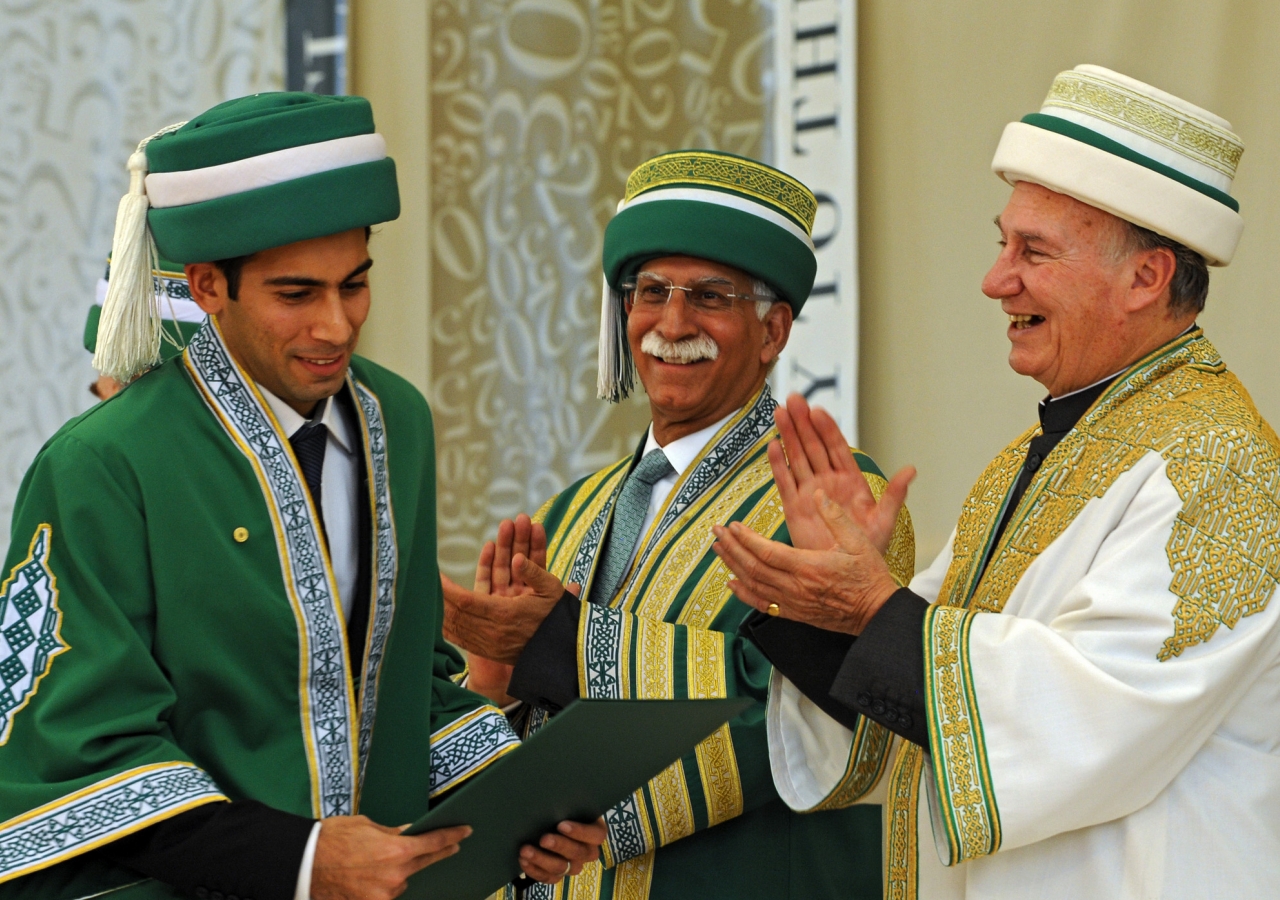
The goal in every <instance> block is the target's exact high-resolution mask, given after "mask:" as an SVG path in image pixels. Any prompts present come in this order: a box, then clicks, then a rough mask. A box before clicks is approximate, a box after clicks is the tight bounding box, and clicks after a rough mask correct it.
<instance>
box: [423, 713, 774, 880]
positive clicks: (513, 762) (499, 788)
mask: <svg viewBox="0 0 1280 900" xmlns="http://www.w3.org/2000/svg"><path fill="white" fill-rule="evenodd" d="M751 703H752V701H751V700H750V699H747V698H736V699H731V700H579V701H577V702H576V703H573V704H572V705H570V706H569V707H567V708H566V709H565V710H564V712H562V713H560V714H558V715H557V716H555V717H554V718H553V719H552V720H551V721H550V722H548V723H547V724H546V725H545V726H544V727H543V728H542V729H541V730H540V731H538V732H537V733H535V734H534V735H532V736H531V737H530V738H529V739H528V740H526V741H525V742H524V743H523V744H522V745H521V746H520V747H518V748H517V749H516V750H514V751H512V752H511V753H508V754H507V755H506V756H504V757H502V758H501V759H499V760H497V761H496V762H494V763H493V764H492V765H490V766H489V767H488V768H487V769H485V770H484V771H483V772H481V773H479V774H478V775H476V776H474V777H473V778H471V779H470V780H469V781H467V782H466V783H465V784H464V785H463V786H462V787H460V788H458V790H457V791H456V792H455V793H453V794H451V795H450V796H448V797H446V798H445V800H444V802H443V803H441V804H440V805H439V806H437V807H436V808H435V809H433V810H431V811H430V812H429V813H427V814H426V815H425V816H423V817H422V818H421V819H419V820H418V821H417V822H414V823H413V825H412V826H410V827H409V829H408V831H407V833H408V834H420V833H421V832H424V831H434V830H435V829H437V828H447V827H449V826H451V825H470V826H471V828H472V834H471V837H469V838H467V839H466V840H464V841H463V842H462V844H461V849H460V850H459V851H458V852H457V853H456V854H454V855H453V856H451V857H449V858H448V859H445V860H442V861H440V862H438V863H436V864H435V865H433V866H428V867H427V868H425V869H423V870H422V871H421V872H419V873H418V874H417V875H414V876H413V878H411V879H410V880H409V889H408V891H407V892H406V893H405V894H404V895H403V897H404V900H484V898H485V897H488V896H489V895H490V894H492V893H493V892H494V891H496V890H497V889H498V888H500V887H502V886H503V885H504V884H506V883H507V882H509V881H511V880H513V879H515V878H517V877H518V876H519V875H520V863H519V860H518V854H519V852H520V847H521V846H522V845H524V844H533V845H535V846H536V845H537V843H538V838H540V837H541V836H542V835H544V834H546V833H548V832H551V831H555V828H556V824H557V823H559V822H561V821H563V820H565V819H570V820H573V821H575V822H593V821H595V820H596V819H598V818H599V817H600V816H601V815H603V814H604V812H605V810H607V809H609V808H611V807H613V806H614V805H615V804H617V803H618V802H619V801H621V800H622V799H624V798H625V797H626V796H627V795H628V794H630V793H631V792H632V791H634V790H635V789H636V788H638V787H640V786H641V785H643V784H644V783H645V782H647V781H648V780H649V779H650V778H653V777H654V776H655V775H657V774H658V773H659V772H661V771H662V770H663V769H665V768H666V767H667V766H669V765H671V763H673V762H675V761H676V760H677V759H679V758H680V757H682V756H684V755H685V754H686V753H689V752H691V751H692V750H693V748H694V745H696V744H697V743H698V742H699V741H701V740H702V739H703V738H705V737H707V735H709V734H711V733H712V732H713V731H715V730H716V729H717V728H719V727H720V726H721V725H723V724H724V723H725V722H727V721H728V720H729V719H731V718H733V717H734V716H736V715H737V714H738V713H740V712H742V711H743V710H744V709H746V708H747V707H748V706H750V705H751Z"/></svg>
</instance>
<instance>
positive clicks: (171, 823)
mask: <svg viewBox="0 0 1280 900" xmlns="http://www.w3.org/2000/svg"><path fill="white" fill-rule="evenodd" d="M314 825H315V820H314V819H308V818H304V817H303V816H295V815H293V814H291V813H287V812H282V811H280V810H278V809H273V808H271V807H270V806H266V805H265V804H262V803H258V802H257V801H256V800H238V801H236V802H234V803H206V804H204V805H203V806H197V807H196V808H195V809H191V810H188V811H187V812H184V813H179V814H178V815H176V816H173V817H172V818H169V819H165V820H164V821H163V822H158V823H156V824H155V825H152V826H150V827H149V828H144V829H142V830H141V831H139V832H136V833H134V834H131V835H128V836H127V837H123V838H120V839H119V840H118V841H113V842H112V843H110V844H108V845H107V846H105V847H104V848H103V849H102V853H103V854H104V855H105V856H106V857H107V858H108V859H110V860H112V861H113V862H116V863H119V864H120V865H123V866H128V867H129V868H130V869H133V870H134V871H137V872H139V873H141V874H143V875H147V876H149V877H151V878H154V879H156V880H157V881H160V882H163V883H165V884H167V885H169V886H171V887H173V888H176V889H177V890H178V891H180V892H181V893H183V894H186V895H188V896H194V897H215V896H218V895H221V896H223V897H253V898H254V900H293V896H294V893H295V891H296V889H297V885H298V870H299V869H300V868H301V866H302V854H303V853H304V852H306V849H307V841H308V839H309V838H310V837H311V829H312V827H313V826H314Z"/></svg>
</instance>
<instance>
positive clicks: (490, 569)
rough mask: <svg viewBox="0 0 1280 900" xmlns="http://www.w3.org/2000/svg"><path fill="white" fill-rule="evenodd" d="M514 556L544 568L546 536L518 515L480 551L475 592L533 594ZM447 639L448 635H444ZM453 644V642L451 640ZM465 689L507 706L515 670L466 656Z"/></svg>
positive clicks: (526, 519) (514, 594) (501, 664)
mask: <svg viewBox="0 0 1280 900" xmlns="http://www.w3.org/2000/svg"><path fill="white" fill-rule="evenodd" d="M517 556H522V557H526V558H528V559H530V560H532V561H533V563H534V565H536V566H539V567H540V568H546V565H547V532H546V529H545V528H543V527H542V526H541V525H540V524H537V523H535V522H533V521H532V520H531V519H530V518H529V517H528V516H527V515H525V514H524V513H521V514H520V515H518V516H516V518H515V519H514V521H513V520H511V519H503V520H502V521H501V522H500V523H499V524H498V536H497V539H496V540H493V541H488V542H486V543H485V545H484V547H483V548H481V550H480V560H479V562H477V563H476V577H475V591H476V593H479V594H489V595H492V596H496V597H515V596H520V595H523V594H529V593H531V592H532V588H530V587H529V586H528V585H527V584H525V582H524V580H523V579H522V578H521V577H520V574H519V573H518V572H516V571H515V570H513V568H512V565H511V564H512V562H513V561H514V560H515V558H516V557H517ZM445 636H446V637H449V635H448V634H446V635H445ZM450 640H452V638H450ZM467 668H468V670H469V673H468V675H467V687H468V688H469V689H470V690H473V691H475V692H476V693H477V694H480V695H481V696H483V697H486V698H488V699H489V700H491V701H493V702H494V703H496V704H498V706H507V705H508V704H510V703H512V702H513V700H514V698H512V697H511V695H509V694H508V693H507V685H508V684H510V683H511V671H512V669H513V668H514V667H513V666H511V665H508V664H506V663H500V662H496V661H494V660H492V659H488V658H486V657H483V656H480V655H479V654H477V653H468V654H467Z"/></svg>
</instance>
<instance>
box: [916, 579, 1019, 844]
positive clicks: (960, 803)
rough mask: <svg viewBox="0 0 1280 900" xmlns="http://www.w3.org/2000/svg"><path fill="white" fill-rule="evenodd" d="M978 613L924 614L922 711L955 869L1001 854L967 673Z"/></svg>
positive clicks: (944, 609) (938, 609)
mask: <svg viewBox="0 0 1280 900" xmlns="http://www.w3.org/2000/svg"><path fill="white" fill-rule="evenodd" d="M976 615H977V613H974V612H971V611H969V610H964V609H957V608H955V607H952V606H939V605H936V604H935V605H933V606H930V607H929V609H928V611H927V612H926V613H925V621H924V633H925V711H926V712H927V714H928V719H929V748H930V749H931V750H932V752H933V772H934V778H935V780H936V781H937V784H938V799H939V801H940V807H941V811H942V815H941V818H942V821H943V822H944V823H945V825H946V829H947V844H948V845H949V847H950V848H951V859H950V861H949V862H948V863H947V865H955V864H956V863H959V862H963V861H965V860H967V859H976V858H977V857H980V856H987V855H989V854H992V853H995V852H996V851H997V850H999V849H1000V814H999V811H998V809H997V807H996V796H995V792H994V791H993V790H992V787H991V769H990V766H989V765H988V764H987V748H986V741H985V740H984V739H983V735H982V722H981V719H980V718H979V716H978V701H977V697H976V696H975V695H974V690H973V679H972V674H971V672H970V670H969V629H970V627H971V626H972V624H973V618H974V616H976Z"/></svg>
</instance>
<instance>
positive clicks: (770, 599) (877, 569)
mask: <svg viewBox="0 0 1280 900" xmlns="http://www.w3.org/2000/svg"><path fill="white" fill-rule="evenodd" d="M815 505H816V506H817V509H818V513H819V515H821V516H822V519H823V522H824V523H825V525H826V528H827V529H828V530H829V531H830V533H831V534H832V535H833V536H834V537H835V546H834V547H832V548H830V549H828V550H805V549H801V548H797V547H788V546H787V545H786V544H783V543H780V542H778V541H771V540H769V539H768V538H766V537H761V536H760V535H758V534H756V533H755V532H754V531H752V530H751V529H750V528H748V527H746V526H745V525H743V524H742V523H741V522H734V523H733V524H732V525H730V526H729V527H728V528H725V527H724V526H722V525H716V526H714V527H713V529H712V530H713V531H714V532H715V535H716V543H714V544H712V549H713V550H714V551H715V552H716V555H717V556H719V557H720V559H722V560H724V563H725V565H726V566H728V567H729V571H731V572H732V573H733V574H734V578H733V579H732V580H730V582H729V588H730V590H732V591H733V592H734V594H735V595H736V596H737V597H738V598H739V599H740V600H742V601H743V602H744V603H747V604H749V605H751V606H754V607H755V608H756V609H758V610H760V611H761V612H767V613H769V614H771V615H775V616H778V615H780V616H782V617H784V618H787V619H795V620H796V621H799V622H805V623H807V624H809V625H814V626H816V627H818V628H823V629H825V630H827V631H841V632H845V633H847V634H861V633H862V629H863V628H865V627H866V624H867V622H869V621H871V617H872V616H874V615H875V614H876V613H877V612H878V611H879V609H880V607H881V606H883V605H884V603H885V601H886V600H888V599H889V596H890V595H891V594H893V592H894V591H895V590H897V589H898V584H897V582H896V581H894V579H893V575H892V574H890V572H889V567H888V566H887V565H886V564H885V561H884V559H883V557H882V556H881V554H880V551H879V550H878V549H877V548H876V547H875V546H873V545H872V543H871V541H870V540H869V539H868V538H867V535H866V533H865V532H863V530H862V529H861V528H859V527H858V526H857V525H856V524H854V522H853V520H852V519H850V518H849V516H848V514H847V513H846V512H845V511H844V510H843V509H842V508H841V507H840V506H839V505H838V504H836V503H834V502H832V501H831V500H828V499H827V498H826V496H825V495H824V494H823V493H822V491H817V492H816V494H815Z"/></svg>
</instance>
